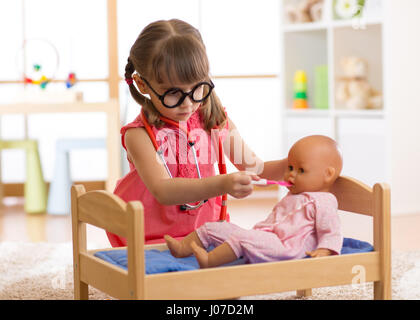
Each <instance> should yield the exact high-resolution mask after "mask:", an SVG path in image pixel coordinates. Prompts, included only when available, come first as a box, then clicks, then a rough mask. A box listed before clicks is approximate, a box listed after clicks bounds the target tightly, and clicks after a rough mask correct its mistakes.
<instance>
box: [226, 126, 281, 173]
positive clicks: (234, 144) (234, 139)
mask: <svg viewBox="0 0 420 320" xmlns="http://www.w3.org/2000/svg"><path fill="white" fill-rule="evenodd" d="M228 121H229V138H228V139H226V140H225V142H224V145H223V147H224V151H225V154H226V156H227V157H229V159H230V161H231V162H232V163H233V165H234V166H235V167H236V168H237V169H238V170H240V171H250V172H254V173H256V174H258V176H259V177H260V178H264V179H270V180H282V179H283V176H284V173H285V172H286V168H287V159H281V160H274V161H266V162H264V161H262V160H261V159H260V158H258V156H257V155H256V154H255V153H254V152H253V151H252V150H251V149H250V148H249V146H248V145H247V144H246V143H245V141H244V140H243V139H242V137H241V135H240V133H239V131H238V129H237V127H236V126H235V124H234V123H233V122H232V120H231V119H230V118H228Z"/></svg>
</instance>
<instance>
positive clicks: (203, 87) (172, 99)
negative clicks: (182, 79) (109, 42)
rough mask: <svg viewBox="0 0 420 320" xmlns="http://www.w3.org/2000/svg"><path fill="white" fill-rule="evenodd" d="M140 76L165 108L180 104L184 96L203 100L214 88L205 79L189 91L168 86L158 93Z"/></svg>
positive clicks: (196, 100) (211, 83)
mask: <svg viewBox="0 0 420 320" xmlns="http://www.w3.org/2000/svg"><path fill="white" fill-rule="evenodd" d="M140 78H141V79H142V80H143V81H144V82H145V83H146V84H147V86H148V87H149V88H150V89H151V90H152V91H153V93H154V94H155V95H156V96H157V97H158V98H159V100H160V101H161V102H162V104H163V105H164V106H165V107H166V108H176V107H178V106H180V105H181V104H182V103H183V102H184V100H185V98H186V97H190V98H191V100H192V101H193V102H203V101H204V100H206V99H207V98H208V97H209V96H210V94H211V91H212V90H213V88H214V84H213V82H212V81H211V80H210V83H209V82H205V81H203V82H199V83H197V84H196V85H195V86H194V88H192V90H191V91H190V92H184V91H182V90H181V89H180V88H170V89H168V90H166V91H165V93H164V94H162V95H160V94H159V93H157V92H156V90H155V89H153V87H152V86H151V85H150V83H149V82H148V81H147V80H146V79H145V78H143V77H140Z"/></svg>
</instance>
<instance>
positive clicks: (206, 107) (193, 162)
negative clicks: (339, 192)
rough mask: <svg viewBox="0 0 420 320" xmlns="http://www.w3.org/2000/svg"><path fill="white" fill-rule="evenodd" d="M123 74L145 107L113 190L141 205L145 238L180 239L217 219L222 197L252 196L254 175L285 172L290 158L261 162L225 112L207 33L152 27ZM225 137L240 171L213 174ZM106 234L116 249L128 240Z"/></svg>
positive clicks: (131, 129) (181, 25) (126, 132)
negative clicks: (211, 69)
mask: <svg viewBox="0 0 420 320" xmlns="http://www.w3.org/2000/svg"><path fill="white" fill-rule="evenodd" d="M125 78H126V82H127V84H128V86H129V88H130V93H131V95H132V97H133V98H134V99H135V100H136V101H137V102H138V103H139V104H140V105H141V106H142V112H141V113H140V114H139V115H138V116H137V118H136V119H135V120H134V121H133V122H131V123H129V124H127V125H126V126H124V127H123V128H122V129H121V134H122V145H123V147H124V148H125V149H126V151H127V158H128V161H129V164H130V172H129V173H128V174H127V175H126V176H124V177H123V178H122V179H120V180H119V181H118V183H117V186H116V189H115V191H114V193H115V194H116V195H118V196H119V197H120V198H122V199H123V200H125V201H126V202H128V201H133V200H140V201H141V202H142V204H143V207H144V217H145V240H146V243H156V242H163V241H164V240H163V236H164V235H165V234H169V235H171V236H172V237H174V238H182V237H184V236H186V235H187V234H189V233H190V232H192V231H193V230H195V229H196V228H198V227H200V226H201V225H203V224H204V223H205V222H211V221H217V220H218V219H219V213H220V210H221V206H222V201H221V197H220V196H221V195H223V194H230V195H231V196H233V197H235V198H244V197H246V196H248V195H250V194H251V193H252V190H253V185H252V184H251V181H252V180H259V179H260V177H262V178H267V179H273V180H279V179H280V178H281V177H282V175H283V173H284V172H285V170H286V161H285V160H279V161H270V162H263V161H261V160H260V159H259V158H258V157H257V156H256V155H255V154H254V153H253V152H252V151H251V150H250V149H249V148H248V146H247V145H246V144H245V143H244V141H243V140H242V138H241V136H240V134H239V133H238V132H237V130H236V127H235V125H234V123H233V122H232V120H231V119H230V118H229V117H228V116H227V114H226V112H225V109H224V108H223V106H222V104H221V102H220V100H219V99H218V97H217V95H216V93H215V90H214V84H213V82H212V81H211V79H210V75H209V62H208V59H207V54H206V49H205V46H204V43H203V41H202V39H201V35H200V33H199V31H198V30H197V29H195V28H194V27H192V26H191V25H189V24H188V23H186V22H183V21H180V20H169V21H156V22H153V23H151V24H149V25H148V26H146V27H145V28H144V29H143V31H142V32H141V33H140V35H139V36H138V38H137V40H136V41H135V43H134V44H133V46H132V47H131V50H130V55H129V58H128V62H127V65H126V68H125ZM146 95H148V96H149V97H150V98H148V97H146ZM256 107H260V106H256ZM178 126H179V128H182V129H183V130H184V131H186V132H187V135H186V134H184V132H183V130H179V129H178ZM215 129H217V130H215ZM150 134H154V136H155V137H156V143H155V144H154V142H152V140H151V138H150V136H149V135H150ZM187 139H188V143H187ZM191 140H192V141H191ZM219 141H220V144H221V145H222V147H223V149H224V150H225V151H224V152H225V154H226V155H227V156H228V158H229V159H230V161H232V163H233V164H234V165H235V167H236V168H237V169H238V170H239V171H238V172H235V173H231V174H221V175H216V174H215V170H214V164H215V162H216V159H217V158H218V156H214V153H215V152H216V153H217V150H220V147H219V145H218V144H219V143H218V142H219ZM190 142H191V143H190ZM194 143H195V144H194ZM156 149H158V150H160V151H161V152H162V153H161V155H160V156H161V158H162V157H163V158H164V160H165V161H161V158H159V157H158V156H157V153H156V151H157V150H156ZM194 151H196V152H194ZM238 152H239V153H238ZM234 160H235V161H234ZM246 160H248V161H246ZM250 160H251V161H250ZM256 174H259V176H257V175H256ZM200 201H201V202H200ZM197 202H200V203H198V204H197V205H195V204H196V203H197ZM191 203H193V204H194V205H189V206H188V205H187V204H191ZM186 208H187V210H185V209H186ZM227 219H229V217H228V216H227ZM107 235H108V238H109V241H110V243H111V245H112V246H113V247H116V246H125V245H126V240H125V239H124V238H122V237H119V236H117V235H115V234H112V233H109V232H107Z"/></svg>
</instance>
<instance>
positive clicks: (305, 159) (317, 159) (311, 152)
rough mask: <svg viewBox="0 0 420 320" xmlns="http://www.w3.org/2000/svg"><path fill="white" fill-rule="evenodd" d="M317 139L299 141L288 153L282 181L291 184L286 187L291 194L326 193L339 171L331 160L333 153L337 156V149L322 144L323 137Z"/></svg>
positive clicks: (327, 144)
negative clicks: (286, 166)
mask: <svg viewBox="0 0 420 320" xmlns="http://www.w3.org/2000/svg"><path fill="white" fill-rule="evenodd" d="M319 137H322V136H319ZM319 137H318V136H311V137H309V138H304V139H301V140H299V141H298V142H297V143H295V144H294V145H293V147H292V148H291V149H290V151H289V155H288V168H287V170H286V173H285V176H284V180H286V181H288V182H290V183H291V184H292V186H290V187H288V189H289V190H290V192H291V193H292V194H297V193H301V192H318V191H324V192H325V191H328V190H329V187H330V186H331V185H332V183H333V182H334V181H335V179H336V177H337V176H338V174H339V172H340V171H341V167H340V166H339V165H336V164H335V162H334V161H332V160H334V159H331V157H333V156H332V154H333V153H334V152H335V153H336V154H338V151H337V149H336V148H335V147H332V144H331V143H324V142H325V141H322V140H323V139H324V138H325V137H323V138H319ZM333 148H334V149H335V150H329V149H333ZM340 160H341V157H340Z"/></svg>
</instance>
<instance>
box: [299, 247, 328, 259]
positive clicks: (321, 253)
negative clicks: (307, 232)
mask: <svg viewBox="0 0 420 320" xmlns="http://www.w3.org/2000/svg"><path fill="white" fill-rule="evenodd" d="M305 253H306V255H308V256H310V257H311V258H319V257H326V256H330V255H332V254H334V252H333V251H331V250H330V249H325V248H319V249H316V250H314V251H306V252H305Z"/></svg>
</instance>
